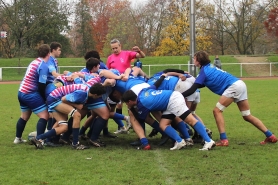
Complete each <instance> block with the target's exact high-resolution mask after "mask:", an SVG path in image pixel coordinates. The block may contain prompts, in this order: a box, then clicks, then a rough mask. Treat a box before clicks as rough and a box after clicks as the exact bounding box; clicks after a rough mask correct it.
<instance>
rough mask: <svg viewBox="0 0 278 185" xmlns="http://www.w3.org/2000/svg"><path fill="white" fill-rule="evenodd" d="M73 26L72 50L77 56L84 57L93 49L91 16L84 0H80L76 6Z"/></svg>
mask: <svg viewBox="0 0 278 185" xmlns="http://www.w3.org/2000/svg"><path fill="white" fill-rule="evenodd" d="M74 25H75V28H76V29H75V30H74V40H75V41H74V42H75V46H74V49H75V51H76V52H77V53H76V54H77V55H78V56H84V54H85V53H86V52H87V51H89V50H92V49H94V48H95V41H94V38H93V26H92V16H91V15H90V8H89V6H88V3H87V1H86V0H81V1H80V2H79V3H78V4H77V5H76V9H75V22H74Z"/></svg>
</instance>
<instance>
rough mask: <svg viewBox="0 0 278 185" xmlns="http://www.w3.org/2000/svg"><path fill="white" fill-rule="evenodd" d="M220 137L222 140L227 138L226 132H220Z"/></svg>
mask: <svg viewBox="0 0 278 185" xmlns="http://www.w3.org/2000/svg"><path fill="white" fill-rule="evenodd" d="M220 139H221V140H224V139H227V135H226V132H223V133H220Z"/></svg>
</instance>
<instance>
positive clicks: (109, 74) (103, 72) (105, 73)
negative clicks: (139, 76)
mask: <svg viewBox="0 0 278 185" xmlns="http://www.w3.org/2000/svg"><path fill="white" fill-rule="evenodd" d="M99 76H100V77H103V76H104V77H105V78H110V79H116V80H120V79H122V77H123V76H122V75H120V76H118V75H116V74H114V73H113V72H111V71H110V70H107V69H103V70H101V71H100V72H99Z"/></svg>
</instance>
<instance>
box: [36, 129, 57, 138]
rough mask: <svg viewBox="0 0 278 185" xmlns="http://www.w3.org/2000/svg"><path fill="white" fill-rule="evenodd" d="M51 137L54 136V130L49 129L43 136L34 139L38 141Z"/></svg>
mask: <svg viewBox="0 0 278 185" xmlns="http://www.w3.org/2000/svg"><path fill="white" fill-rule="evenodd" d="M53 136H56V130H55V129H51V130H49V131H48V132H46V133H44V134H40V135H37V137H36V139H37V140H40V139H45V138H50V137H53Z"/></svg>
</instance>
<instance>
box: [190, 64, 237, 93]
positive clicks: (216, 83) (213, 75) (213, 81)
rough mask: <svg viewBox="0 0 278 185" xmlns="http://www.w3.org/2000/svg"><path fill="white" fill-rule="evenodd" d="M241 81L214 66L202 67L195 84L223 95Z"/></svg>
mask: <svg viewBox="0 0 278 185" xmlns="http://www.w3.org/2000/svg"><path fill="white" fill-rule="evenodd" d="M238 80H239V79H238V78H237V77H235V76H233V75H231V74H229V73H227V72H226V71H223V70H221V69H219V68H217V67H215V66H213V65H212V64H210V63H209V64H207V65H205V66H202V68H201V69H200V72H199V75H198V77H197V78H196V80H195V83H197V84H201V85H203V86H206V87H207V88H209V89H210V90H211V91H212V92H214V93H215V94H218V95H222V94H223V92H224V91H225V90H226V89H227V88H228V87H229V86H230V85H232V84H233V83H234V82H236V81H238Z"/></svg>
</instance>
